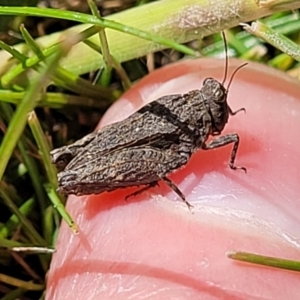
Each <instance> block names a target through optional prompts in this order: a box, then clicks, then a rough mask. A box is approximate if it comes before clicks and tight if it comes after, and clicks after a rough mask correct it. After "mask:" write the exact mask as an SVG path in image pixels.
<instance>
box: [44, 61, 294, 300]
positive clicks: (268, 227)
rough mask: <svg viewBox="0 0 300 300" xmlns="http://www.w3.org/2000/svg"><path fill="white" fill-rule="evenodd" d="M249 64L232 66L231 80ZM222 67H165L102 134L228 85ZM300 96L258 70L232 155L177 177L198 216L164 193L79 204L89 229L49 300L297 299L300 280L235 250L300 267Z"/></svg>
mask: <svg viewBox="0 0 300 300" xmlns="http://www.w3.org/2000/svg"><path fill="white" fill-rule="evenodd" d="M240 64H241V62H240V61H236V60H231V61H230V70H229V71H230V74H231V73H232V72H233V70H234V69H235V68H236V67H237V66H239V65H240ZM223 70H224V61H216V60H209V59H199V60H193V61H184V62H180V63H177V64H173V65H170V66H167V67H165V68H162V69H160V70H158V71H156V72H153V73H152V74H151V75H149V76H147V77H146V78H145V79H143V80H141V81H140V82H139V83H138V84H137V85H135V87H134V88H132V89H131V90H130V91H129V92H127V93H126V94H124V95H123V97H122V98H121V99H120V100H119V101H117V103H115V104H114V105H113V106H112V107H111V109H110V110H109V111H108V112H107V113H106V115H105V116H104V117H103V119H102V121H101V126H104V125H106V124H108V123H112V122H115V121H118V120H121V119H123V118H125V117H127V116H128V115H130V114H131V113H132V112H134V111H135V110H136V109H137V108H139V107H141V106H142V105H144V104H145V103H147V102H149V101H151V100H155V99H157V98H158V97H160V96H163V95H167V94H176V93H185V92H187V91H189V90H191V89H198V88H200V87H201V85H202V81H203V79H204V78H206V77H214V78H217V79H219V80H222V76H223V73H224V71H223ZM299 90H300V85H299V83H298V82H296V81H295V80H293V79H291V78H289V77H287V76H286V75H285V74H283V73H281V72H277V71H275V70H273V69H269V68H266V67H264V66H261V65H258V64H254V63H250V64H249V66H247V67H245V68H243V69H242V70H240V71H239V72H238V74H237V75H236V77H235V79H234V81H233V83H232V85H231V88H230V92H229V96H228V102H229V105H230V107H231V108H232V110H237V109H239V108H241V107H245V108H246V113H243V112H240V113H238V114H237V115H236V116H232V117H230V119H229V122H228V124H227V126H226V128H225V130H224V132H223V133H222V134H226V133H235V132H236V133H238V134H239V136H240V138H241V142H240V147H239V150H238V153H237V157H236V164H237V165H238V166H243V167H246V168H247V174H245V173H244V172H243V171H241V170H237V171H233V170H231V169H230V168H229V167H228V162H229V157H230V153H231V149H232V146H226V147H222V148H219V149H215V150H210V151H203V150H200V151H198V152H197V153H196V154H195V155H194V156H193V157H192V159H191V161H190V162H189V164H188V165H187V166H186V167H185V168H182V169H181V170H178V172H176V173H174V174H172V175H171V176H170V178H171V179H172V180H173V181H174V182H175V183H176V184H177V185H178V186H179V188H180V189H181V190H182V191H183V193H184V194H185V195H186V197H187V199H188V201H189V202H190V203H191V204H192V205H193V206H194V208H193V209H192V212H191V211H189V210H188V208H187V206H186V205H185V204H184V203H183V202H182V201H181V200H180V199H179V197H178V196H177V195H176V194H175V193H174V192H173V191H172V190H170V188H168V187H167V186H166V185H165V184H164V183H160V185H159V187H155V188H152V189H151V190H149V191H148V192H146V193H144V194H142V195H140V196H137V197H135V198H130V199H129V200H128V202H126V201H125V200H124V198H125V196H126V195H128V194H130V193H132V192H133V191H135V190H136V189H135V188H128V189H123V190H118V191H115V192H111V193H103V194H102V195H92V196H84V197H75V196H71V197H70V198H69V201H68V205H67V208H68V210H69V212H70V213H71V215H72V216H73V218H74V219H75V221H76V223H77V224H78V226H79V228H80V234H79V235H77V236H74V235H72V233H71V231H70V229H69V228H68V227H67V225H66V224H65V223H64V222H63V224H62V226H61V229H60V232H59V237H58V241H57V245H56V249H57V252H56V253H55V255H54V257H53V260H52V264H51V269H50V271H49V277H48V288H47V297H46V299H60V300H61V299H84V300H90V299H123V300H124V299H184V300H186V299H233V300H235V299H243V300H244V299H273V300H274V299H275V300H276V299H290V300H293V299H299V284H300V274H299V273H296V272H291V271H283V270H280V269H274V268H268V267H260V266H255V265H250V264H246V263H241V262H236V261H233V260H231V259H228V258H227V257H226V253H227V252H228V251H230V250H242V251H248V252H255V253H259V254H263V255H269V256H279V257H284V258H287V259H295V260H300V233H299V232H300V230H299V229H300V213H299V212H300V196H299V194H300V180H299V179H300V175H299V174H300V173H299V172H300V171H299V170H300V156H299V151H298V149H299V146H300V139H299V129H300V101H299V100H300V96H299V95H300V94H299Z"/></svg>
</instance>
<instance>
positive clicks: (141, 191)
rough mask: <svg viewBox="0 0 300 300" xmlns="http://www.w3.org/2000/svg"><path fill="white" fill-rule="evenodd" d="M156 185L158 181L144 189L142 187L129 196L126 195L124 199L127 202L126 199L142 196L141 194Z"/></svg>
mask: <svg viewBox="0 0 300 300" xmlns="http://www.w3.org/2000/svg"><path fill="white" fill-rule="evenodd" d="M157 185H158V181H155V182H152V183H149V184H148V185H146V186H145V187H143V188H141V189H139V190H137V191H135V192H134V193H131V194H129V195H127V196H126V197H125V201H127V200H128V198H131V197H135V196H137V195H140V194H142V193H144V192H146V191H148V190H149V189H151V188H153V187H155V186H157Z"/></svg>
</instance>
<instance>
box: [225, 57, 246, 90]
mask: <svg viewBox="0 0 300 300" xmlns="http://www.w3.org/2000/svg"><path fill="white" fill-rule="evenodd" d="M247 65H248V63H244V64H242V65H240V66H239V67H237V68H236V69H235V70H234V72H233V73H232V75H231V77H230V80H229V83H228V86H227V91H228V90H229V87H230V85H231V83H232V80H233V77H234V76H235V74H236V73H237V71H238V70H240V69H241V68H243V67H245V66H247Z"/></svg>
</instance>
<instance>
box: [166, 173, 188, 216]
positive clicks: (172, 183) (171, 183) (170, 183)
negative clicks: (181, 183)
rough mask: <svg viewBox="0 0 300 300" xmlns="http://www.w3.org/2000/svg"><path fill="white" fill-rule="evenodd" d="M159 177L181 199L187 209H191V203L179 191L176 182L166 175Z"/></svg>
mask: <svg viewBox="0 0 300 300" xmlns="http://www.w3.org/2000/svg"><path fill="white" fill-rule="evenodd" d="M161 179H162V180H163V181H164V182H165V183H166V184H167V185H168V186H169V187H170V188H171V189H172V190H173V191H174V192H175V193H176V194H177V195H178V196H179V197H180V198H181V199H182V201H183V202H184V203H185V204H186V205H187V207H188V209H189V210H191V208H192V207H193V205H191V204H190V203H189V202H188V201H187V200H186V198H185V196H184V195H183V193H182V192H181V190H180V189H179V188H178V187H177V186H176V184H175V183H174V182H173V181H171V180H170V179H169V178H168V177H166V176H163V177H161Z"/></svg>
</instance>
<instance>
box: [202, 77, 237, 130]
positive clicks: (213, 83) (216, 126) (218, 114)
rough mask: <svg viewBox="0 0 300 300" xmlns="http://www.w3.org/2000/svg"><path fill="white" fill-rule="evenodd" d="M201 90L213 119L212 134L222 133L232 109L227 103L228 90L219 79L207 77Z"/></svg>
mask: <svg viewBox="0 0 300 300" xmlns="http://www.w3.org/2000/svg"><path fill="white" fill-rule="evenodd" d="M201 92H202V95H203V97H204V101H205V104H206V107H207V109H208V112H209V114H210V116H211V119H212V126H213V128H212V134H220V133H221V131H222V130H223V129H224V127H225V124H226V123H227V121H228V116H229V113H230V111H231V109H230V108H229V106H228V104H227V90H226V88H225V87H224V86H223V85H222V84H221V83H220V82H219V81H217V80H215V79H213V78H206V79H205V80H204V82H203V87H202V88H201Z"/></svg>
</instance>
